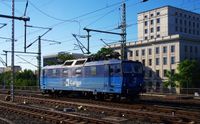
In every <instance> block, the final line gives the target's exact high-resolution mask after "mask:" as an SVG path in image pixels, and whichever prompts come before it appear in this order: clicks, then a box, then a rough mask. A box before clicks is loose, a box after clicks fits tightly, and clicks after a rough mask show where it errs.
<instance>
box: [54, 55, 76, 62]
mask: <svg viewBox="0 0 200 124" xmlns="http://www.w3.org/2000/svg"><path fill="white" fill-rule="evenodd" d="M72 59H75V57H74V56H73V55H70V54H68V53H64V54H59V55H58V61H59V63H64V62H65V61H66V60H72Z"/></svg>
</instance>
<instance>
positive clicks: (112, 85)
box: [108, 64, 121, 91]
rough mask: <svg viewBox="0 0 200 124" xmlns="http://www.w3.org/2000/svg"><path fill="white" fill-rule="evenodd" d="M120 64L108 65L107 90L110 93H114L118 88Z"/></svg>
mask: <svg viewBox="0 0 200 124" xmlns="http://www.w3.org/2000/svg"><path fill="white" fill-rule="evenodd" d="M120 72H121V71H120V64H112V65H109V83H108V86H109V89H110V91H115V90H117V89H118V88H120V85H121V80H120Z"/></svg>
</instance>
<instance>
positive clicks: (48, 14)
mask: <svg viewBox="0 0 200 124" xmlns="http://www.w3.org/2000/svg"><path fill="white" fill-rule="evenodd" d="M121 1H122V0H29V5H28V9H27V16H29V17H30V19H31V20H30V21H29V22H28V25H33V26H40V27H51V28H53V29H52V30H51V31H50V32H49V33H47V34H46V35H45V36H44V37H43V39H48V40H55V41H59V42H61V44H53V45H52V44H51V43H49V42H47V41H42V55H49V54H54V53H57V52H61V51H69V52H75V53H81V51H80V50H75V49H74V44H75V43H76V40H75V38H73V37H72V33H75V34H81V35H85V34H86V31H84V30H83V28H84V27H87V28H92V29H99V30H112V31H113V32H120V30H113V29H116V28H117V27H118V26H119V24H120V20H121V15H120V14H121V11H120V9H119V8H120V4H116V3H120V2H121ZM25 4H26V0H15V16H23V13H24V8H25ZM165 5H171V6H175V7H179V8H183V9H186V10H190V11H193V12H197V13H200V7H199V5H200V0H149V1H148V2H145V3H141V0H126V6H127V10H126V12H127V13H126V14H127V15H126V16H127V18H126V20H127V25H129V26H128V27H127V41H136V40H137V25H136V22H137V13H139V12H142V11H146V10H150V9H153V8H156V7H161V6H165ZM101 8H104V9H102V10H100V11H97V12H94V11H96V10H98V9H101ZM90 12H93V13H90ZM89 13H90V14H89ZM0 14H4V15H11V0H0ZM83 15H84V16H83ZM67 20H68V21H67ZM1 23H6V24H7V26H5V27H3V28H1V29H0V37H11V20H9V19H4V18H0V24H1ZM1 26H2V25H0V27H1ZM45 31H46V30H44V29H43V30H41V29H33V28H27V34H28V35H27V45H28V44H30V43H31V42H33V41H34V40H35V39H36V38H37V37H38V36H39V35H41V34H43V33H44V32H45ZM91 35H92V37H91V39H90V41H91V42H90V48H91V49H90V51H91V52H92V53H95V52H96V51H98V50H99V49H100V48H101V47H103V46H104V44H103V43H102V42H101V41H100V39H101V38H102V39H104V41H105V42H107V43H111V42H116V41H118V40H120V37H119V36H114V35H109V34H100V33H94V32H91ZM15 39H17V42H15V50H16V51H23V50H24V49H23V48H24V22H23V21H15ZM80 41H82V43H83V44H85V45H86V43H87V42H86V41H87V40H86V39H80ZM3 50H8V51H10V50H11V42H10V41H9V40H4V39H0V54H3ZM27 51H28V52H37V43H35V44H33V45H32V46H31V47H30V48H28V49H27ZM17 55H18V56H20V57H21V58H24V59H26V60H27V61H29V62H31V63H32V64H34V65H37V60H36V57H35V56H33V55H30V54H29V55H28V54H17ZM0 57H1V58H2V59H4V58H5V56H3V55H0ZM10 58H11V54H10V53H9V54H8V65H10V64H11V63H10ZM21 58H19V57H17V56H15V65H20V66H22V67H23V69H25V68H27V69H32V70H35V69H36V67H34V66H33V65H31V64H28V63H27V62H25V61H24V60H22V59H21ZM4 60H5V59H4ZM0 66H1V67H2V66H3V65H2V63H0Z"/></svg>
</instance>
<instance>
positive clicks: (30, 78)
mask: <svg viewBox="0 0 200 124" xmlns="http://www.w3.org/2000/svg"><path fill="white" fill-rule="evenodd" d="M10 79H11V72H10V71H8V72H4V73H2V74H1V75H0V82H1V84H3V82H4V81H5V82H6V85H10V82H11V80H10ZM36 82H37V77H36V75H35V74H34V73H33V71H31V70H24V71H21V72H16V73H15V84H14V86H16V87H19V86H36Z"/></svg>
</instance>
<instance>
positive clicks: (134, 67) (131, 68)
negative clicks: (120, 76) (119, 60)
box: [123, 63, 143, 73]
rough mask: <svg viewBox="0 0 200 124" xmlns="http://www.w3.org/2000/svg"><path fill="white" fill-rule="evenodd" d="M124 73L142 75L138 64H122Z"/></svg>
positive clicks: (140, 66) (141, 69)
mask: <svg viewBox="0 0 200 124" xmlns="http://www.w3.org/2000/svg"><path fill="white" fill-rule="evenodd" d="M123 72H124V73H143V68H142V64H140V63H123Z"/></svg>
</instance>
